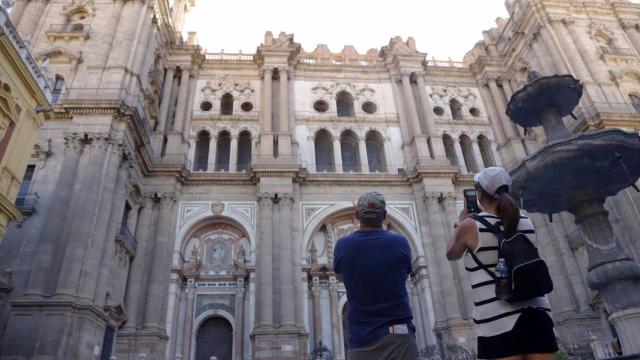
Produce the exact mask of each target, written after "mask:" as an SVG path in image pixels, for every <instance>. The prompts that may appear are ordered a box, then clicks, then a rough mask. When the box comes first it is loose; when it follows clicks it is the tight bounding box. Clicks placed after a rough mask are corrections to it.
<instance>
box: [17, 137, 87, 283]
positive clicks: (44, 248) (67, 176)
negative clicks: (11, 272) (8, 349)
mask: <svg viewBox="0 0 640 360" xmlns="http://www.w3.org/2000/svg"><path fill="white" fill-rule="evenodd" d="M81 153H82V144H81V143H80V139H79V137H78V135H65V138H64V157H63V160H62V167H61V169H60V176H59V177H58V180H57V183H56V191H55V192H54V193H53V198H52V200H51V205H50V206H49V211H47V213H46V218H45V220H44V223H43V225H42V228H41V230H40V241H39V242H38V247H37V249H36V254H35V257H34V259H33V268H32V270H31V273H30V274H29V282H28V286H27V290H26V291H25V294H26V295H28V294H40V295H44V294H47V289H48V288H49V287H50V286H51V285H52V283H55V279H54V278H53V276H54V275H53V274H52V273H51V269H52V266H53V264H54V260H56V261H57V258H56V257H55V254H56V249H60V248H61V247H62V242H63V241H64V240H63V239H61V238H60V233H61V232H62V226H61V224H64V221H65V217H66V216H65V214H66V212H67V211H68V210H70V209H69V200H70V199H71V193H72V191H73V185H74V182H75V181H76V180H79V178H78V177H76V172H77V170H78V162H79V160H80V154H81Z"/></svg>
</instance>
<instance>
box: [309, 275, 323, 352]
mask: <svg viewBox="0 0 640 360" xmlns="http://www.w3.org/2000/svg"><path fill="white" fill-rule="evenodd" d="M311 301H312V303H313V346H312V347H311V349H315V348H316V347H317V346H318V344H320V343H321V342H322V316H321V315H320V278H318V277H317V276H314V277H313V278H312V285H311Z"/></svg>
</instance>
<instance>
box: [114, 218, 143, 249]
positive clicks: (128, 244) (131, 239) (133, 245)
mask: <svg viewBox="0 0 640 360" xmlns="http://www.w3.org/2000/svg"><path fill="white" fill-rule="evenodd" d="M116 241H117V242H119V243H120V245H122V246H123V247H124V248H125V249H126V250H127V252H129V254H130V255H131V257H134V256H136V251H137V250H138V241H137V240H136V237H135V236H133V234H132V233H131V231H130V230H129V228H128V227H127V225H126V224H122V226H121V227H120V233H119V234H118V235H116Z"/></svg>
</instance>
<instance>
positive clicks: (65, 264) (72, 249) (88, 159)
mask: <svg viewBox="0 0 640 360" xmlns="http://www.w3.org/2000/svg"><path fill="white" fill-rule="evenodd" d="M107 140H108V135H106V134H105V135H93V137H90V138H89V139H87V140H85V141H86V142H85V145H84V149H83V151H82V155H81V157H80V162H79V164H80V165H79V167H80V168H81V169H82V175H81V177H80V184H81V185H80V186H79V187H75V186H74V194H73V196H71V198H70V199H67V200H66V201H67V202H69V200H70V204H69V206H70V209H72V211H73V212H72V213H71V214H70V215H68V217H67V219H66V220H67V221H66V222H65V223H64V225H62V224H59V226H63V228H64V230H63V239H65V240H66V242H67V243H66V247H65V250H64V256H63V259H62V265H61V267H60V273H59V276H58V282H57V289H56V293H57V294H64V295H69V296H75V295H76V294H77V293H78V292H79V291H80V286H79V285H80V279H81V275H82V273H83V272H85V271H88V270H89V269H85V268H84V266H83V263H84V260H85V256H86V254H85V249H86V247H87V242H89V243H91V240H90V239H91V238H92V236H93V235H94V231H95V226H94V225H95V223H96V220H97V215H98V209H99V207H97V206H95V205H96V204H98V203H99V198H100V196H99V195H100V188H101V186H104V183H102V180H103V179H102V178H103V176H102V168H103V165H104V164H105V161H106V157H107V146H108V143H107ZM116 173H117V171H116ZM110 179H112V180H113V178H110ZM105 205H106V206H107V207H111V204H105ZM98 236H104V233H102V234H99V235H98ZM88 239H89V240H88ZM87 266H91V265H87Z"/></svg>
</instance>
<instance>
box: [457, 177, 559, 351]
mask: <svg viewBox="0 0 640 360" xmlns="http://www.w3.org/2000/svg"><path fill="white" fill-rule="evenodd" d="M474 180H475V182H476V186H475V187H476V194H477V197H478V202H479V203H480V204H479V205H480V209H481V211H482V212H481V213H480V214H478V215H479V216H482V217H483V218H485V219H486V220H488V221H489V222H490V223H492V224H494V225H496V224H497V225H499V226H500V228H501V229H502V230H503V231H504V233H505V238H510V237H512V236H514V235H515V234H516V233H517V232H518V231H525V230H527V237H528V238H529V239H531V240H532V241H533V242H534V244H535V243H536V235H535V232H533V230H534V228H533V223H532V222H531V220H529V219H528V218H527V217H525V216H522V215H521V214H520V209H519V208H518V205H517V204H516V202H515V201H514V200H513V198H511V196H510V195H509V190H510V189H511V177H510V176H509V173H507V172H506V171H505V170H504V169H502V168H499V167H490V168H486V169H484V170H483V171H482V172H480V173H478V174H476V176H475V178H474ZM469 216H470V214H469V213H468V212H467V209H466V203H465V208H464V210H463V211H462V213H461V214H460V217H459V219H458V223H459V226H458V223H456V226H455V227H456V228H457V230H456V232H455V234H454V236H453V239H451V241H450V242H449V246H448V249H447V258H448V259H449V260H458V259H460V258H461V257H463V256H464V265H465V269H466V270H467V272H468V273H469V278H470V280H471V288H472V294H473V301H474V305H475V309H474V313H473V321H474V322H475V324H476V332H477V334H478V357H479V358H481V359H505V360H547V359H549V360H552V359H554V353H555V352H556V351H557V350H558V344H557V343H556V338H555V334H554V331H553V321H552V320H551V317H550V316H549V312H550V311H551V310H550V308H549V302H548V300H547V298H546V297H544V296H542V297H537V298H534V299H531V300H527V301H523V302H518V303H509V302H506V301H503V300H498V299H497V298H496V293H495V280H494V279H493V278H492V277H491V276H490V275H489V274H488V273H487V272H486V271H484V270H483V269H482V267H481V266H480V265H479V264H478V263H476V261H474V259H473V257H472V256H471V255H470V254H469V252H470V251H473V253H474V254H475V255H476V257H477V258H478V260H480V262H481V263H482V264H483V265H486V266H489V267H490V268H492V270H495V266H496V264H497V262H498V239H497V238H496V236H495V235H494V234H493V233H491V232H489V231H488V229H487V228H486V227H485V226H484V225H482V224H481V223H479V222H477V221H476V220H474V219H472V218H470V217H469Z"/></svg>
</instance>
